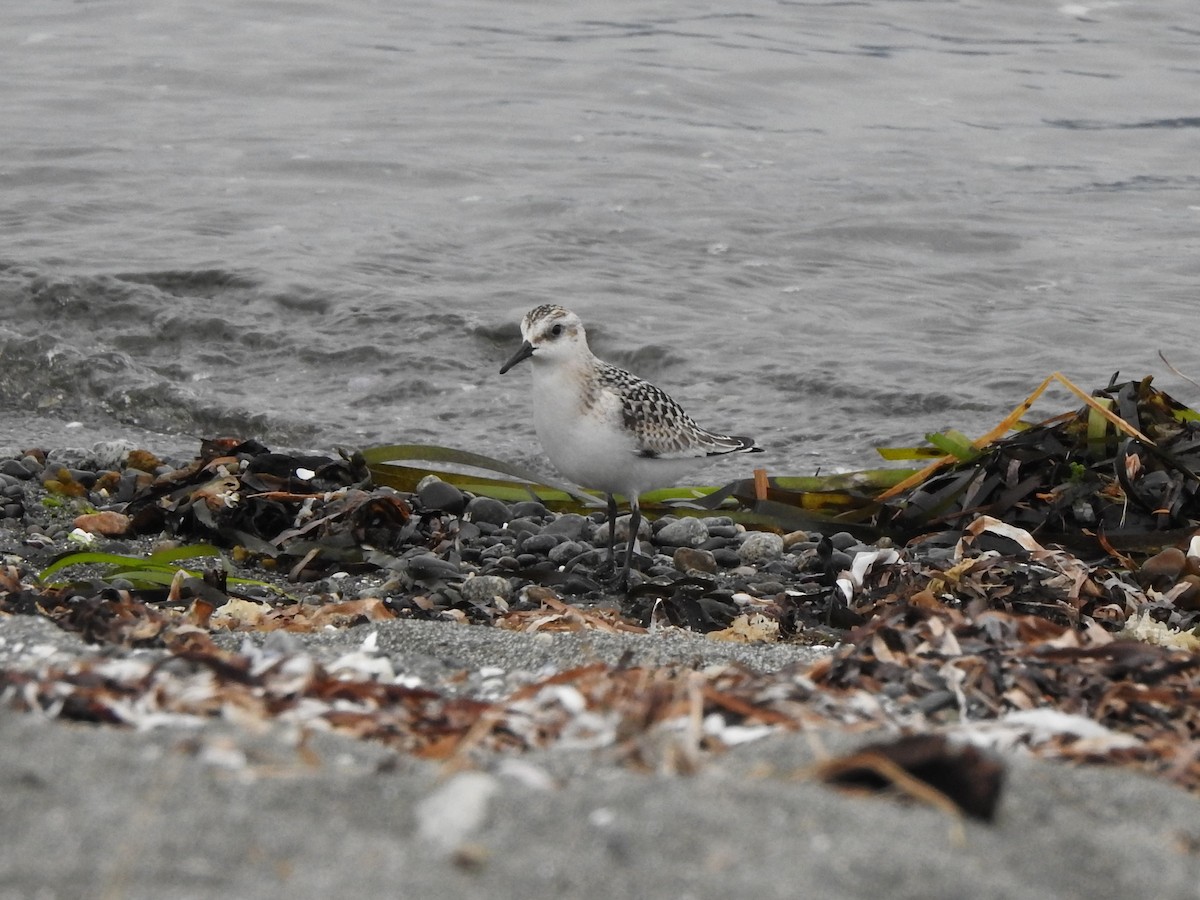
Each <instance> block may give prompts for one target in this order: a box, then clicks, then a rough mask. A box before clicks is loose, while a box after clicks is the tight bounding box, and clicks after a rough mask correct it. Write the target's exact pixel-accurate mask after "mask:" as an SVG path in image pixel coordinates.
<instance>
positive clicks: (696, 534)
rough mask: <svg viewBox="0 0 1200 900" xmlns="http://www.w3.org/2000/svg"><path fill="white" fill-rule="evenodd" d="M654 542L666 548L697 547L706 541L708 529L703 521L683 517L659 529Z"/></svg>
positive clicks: (692, 517)
mask: <svg viewBox="0 0 1200 900" xmlns="http://www.w3.org/2000/svg"><path fill="white" fill-rule="evenodd" d="M654 540H655V543H657V544H661V545H664V546H667V547H699V546H700V545H701V544H703V543H704V542H705V541H707V540H708V528H707V526H705V524H704V520H703V519H698V518H696V517H695V516H684V517H683V518H681V519H676V520H675V521H674V522H668V523H667V524H666V525H664V526H663V527H662V528H660V529H659V530H658V533H657V534H656V535H655V536H654Z"/></svg>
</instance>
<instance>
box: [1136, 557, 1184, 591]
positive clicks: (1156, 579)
mask: <svg viewBox="0 0 1200 900" xmlns="http://www.w3.org/2000/svg"><path fill="white" fill-rule="evenodd" d="M1186 569H1187V556H1186V554H1184V552H1183V551H1182V550H1180V549H1179V548H1178V547H1167V548H1166V549H1165V550H1162V551H1160V552H1158V553H1156V554H1154V555H1153V556H1152V557H1150V558H1149V559H1148V560H1146V561H1145V562H1144V563H1142V567H1141V569H1139V570H1138V576H1137V577H1138V581H1139V582H1141V584H1142V585H1143V586H1144V587H1148V588H1153V589H1154V590H1156V591H1164V590H1166V589H1167V588H1169V587H1171V586H1172V585H1173V584H1175V582H1176V581H1178V580H1179V577H1180V576H1181V575H1182V574H1183V573H1184V571H1185V570H1186Z"/></svg>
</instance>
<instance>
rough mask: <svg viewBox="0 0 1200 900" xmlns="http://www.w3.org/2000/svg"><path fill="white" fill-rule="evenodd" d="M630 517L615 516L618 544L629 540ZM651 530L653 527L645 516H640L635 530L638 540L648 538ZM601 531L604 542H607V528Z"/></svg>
mask: <svg viewBox="0 0 1200 900" xmlns="http://www.w3.org/2000/svg"><path fill="white" fill-rule="evenodd" d="M631 518H632V517H631V516H617V543H618V544H624V543H625V542H627V541H628V540H629V522H630V520H631ZM653 531H654V529H653V527H652V526H651V525H650V522H649V520H647V519H646V517H645V516H642V521H640V522H639V523H638V532H637V536H638V539H639V540H648V539H649V538H650V536H651V534H652V533H653ZM603 533H604V540H605V543H607V542H608V529H607V528H605V529H604V532H603Z"/></svg>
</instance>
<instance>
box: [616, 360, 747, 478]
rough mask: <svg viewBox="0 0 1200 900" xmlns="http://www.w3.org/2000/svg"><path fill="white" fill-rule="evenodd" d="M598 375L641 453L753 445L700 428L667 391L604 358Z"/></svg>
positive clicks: (714, 451) (665, 455)
mask: <svg viewBox="0 0 1200 900" xmlns="http://www.w3.org/2000/svg"><path fill="white" fill-rule="evenodd" d="M596 375H597V380H598V382H599V387H600V389H601V390H603V391H606V392H610V393H612V394H615V395H616V396H617V398H618V399H619V401H620V408H621V417H622V419H623V420H624V424H625V427H626V428H627V429H629V431H630V432H631V433H632V434H633V435H634V437H635V440H636V443H637V453H638V455H639V456H647V457H655V458H659V459H687V458H692V457H703V456H717V455H720V454H723V453H735V452H737V451H739V450H750V449H751V448H753V447H754V441H752V440H750V439H749V438H741V437H732V436H730V435H724V434H714V433H713V432H711V431H707V430H706V429H704V428H701V427H700V426H699V425H697V424H696V423H695V422H694V421H693V420H692V417H691V416H689V415H688V414H687V413H686V412H684V411H683V407H681V406H680V405H679V404H678V403H676V402H675V401H674V400H672V399H671V397H670V396H669V395H668V394H667V393H666V392H665V391H662V390H660V389H658V388H656V387H655V386H654V385H652V384H650V382H648V381H643V380H642V379H641V378H638V377H637V376H636V375H632V374H630V373H629V372H626V371H625V370H624V369H619V368H617V367H616V366H613V365H609V364H608V363H605V362H601V363H599V368H598V371H597V373H596Z"/></svg>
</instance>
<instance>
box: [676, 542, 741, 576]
mask: <svg viewBox="0 0 1200 900" xmlns="http://www.w3.org/2000/svg"><path fill="white" fill-rule="evenodd" d="M735 559H736V554H735ZM671 562H672V563H673V564H674V566H675V568H676V569H678V570H679V571H680V572H683V573H685V574H688V575H694V574H697V573H698V574H701V575H715V574H716V573H717V558H716V557H715V556H713V554H712V553H710V552H709V551H707V550H695V549H693V548H691V547H680V548H679V549H677V550H676V551H675V556H674V557H673V558H672V560H671Z"/></svg>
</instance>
